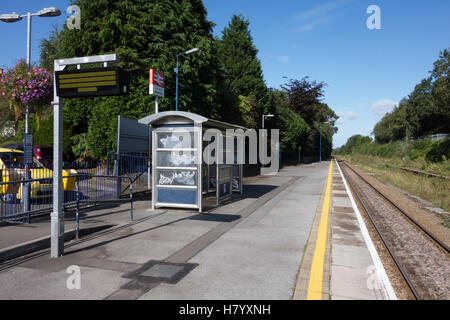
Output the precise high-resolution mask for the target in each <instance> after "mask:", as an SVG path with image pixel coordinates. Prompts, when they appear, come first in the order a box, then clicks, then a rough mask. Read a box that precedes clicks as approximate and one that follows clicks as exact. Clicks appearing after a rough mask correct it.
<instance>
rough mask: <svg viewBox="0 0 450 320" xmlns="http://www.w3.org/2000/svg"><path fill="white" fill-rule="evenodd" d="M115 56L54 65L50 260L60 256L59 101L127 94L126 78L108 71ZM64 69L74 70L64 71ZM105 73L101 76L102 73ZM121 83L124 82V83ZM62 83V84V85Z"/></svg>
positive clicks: (62, 220)
mask: <svg viewBox="0 0 450 320" xmlns="http://www.w3.org/2000/svg"><path fill="white" fill-rule="evenodd" d="M118 60H119V57H118V56H117V55H116V54H106V55H101V56H91V57H79V58H70V59H58V60H55V61H54V70H55V79H56V81H55V82H54V86H53V96H54V98H53V102H52V104H53V128H54V129H53V130H54V132H53V211H52V213H51V215H50V228H51V241H50V246H51V247H50V248H51V250H50V256H51V257H52V258H57V257H60V256H62V255H63V254H64V212H63V210H62V209H63V208H62V204H63V203H62V199H63V197H62V192H63V191H62V149H63V125H62V124H63V106H62V100H61V101H60V97H61V98H63V97H64V98H77V97H92V96H109V95H118V94H125V93H126V92H127V87H126V77H124V75H123V73H122V75H121V70H120V69H119V68H118V67H108V62H117V61H118ZM98 63H103V66H104V68H93V69H83V70H81V65H85V64H98ZM68 66H76V67H77V70H72V71H67V70H65V69H66V67H68ZM102 72H105V73H102ZM124 79H125V81H124ZM63 80H64V81H63Z"/></svg>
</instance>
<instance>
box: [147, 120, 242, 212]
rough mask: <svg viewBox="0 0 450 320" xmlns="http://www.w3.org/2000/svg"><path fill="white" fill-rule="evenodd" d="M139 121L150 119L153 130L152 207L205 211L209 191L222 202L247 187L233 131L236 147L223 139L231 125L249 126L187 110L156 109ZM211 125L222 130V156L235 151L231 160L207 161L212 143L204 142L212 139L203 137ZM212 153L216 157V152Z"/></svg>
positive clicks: (212, 127) (240, 192)
mask: <svg viewBox="0 0 450 320" xmlns="http://www.w3.org/2000/svg"><path fill="white" fill-rule="evenodd" d="M139 123H141V124H146V125H149V126H150V132H151V133H150V135H151V140H150V141H151V158H152V164H151V168H152V174H151V176H152V182H151V186H152V209H155V208H160V207H169V208H189V209H198V211H199V212H202V209H203V202H204V199H205V197H207V196H211V194H214V193H215V200H216V204H219V203H220V202H222V201H224V200H227V199H230V198H231V196H232V194H233V192H237V193H239V194H242V193H243V164H238V161H237V159H238V157H237V151H238V150H237V147H236V139H234V137H232V139H233V140H231V141H233V146H234V147H233V148H230V144H228V145H227V143H226V142H225V140H226V138H227V136H226V130H227V129H233V130H236V129H242V130H244V131H245V130H246V128H244V127H241V126H237V125H232V124H229V123H225V122H220V121H217V120H212V119H208V118H205V117H203V116H200V115H198V114H194V113H189V112H183V111H167V112H160V113H155V114H152V115H149V116H147V117H145V118H142V119H140V120H139ZM208 129H215V131H216V132H217V130H218V131H220V133H222V138H223V139H224V140H223V141H222V145H223V146H224V151H223V152H224V155H223V159H226V158H227V156H226V153H227V152H228V153H229V152H234V154H233V155H232V158H233V162H232V163H231V164H230V163H226V164H216V163H215V162H214V163H211V161H209V160H211V159H209V158H208V157H210V153H208V150H209V149H208V150H205V148H208V145H209V144H210V142H209V141H204V140H203V136H204V133H205V131H206V130H208ZM228 138H230V136H228ZM211 140H213V139H211ZM227 141H230V140H227ZM205 151H206V152H205ZM205 157H207V159H206V160H207V161H205V159H204V158H205ZM212 157H216V154H214V152H213V153H212ZM228 158H229V157H228Z"/></svg>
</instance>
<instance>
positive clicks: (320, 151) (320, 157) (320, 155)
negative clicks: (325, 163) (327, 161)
mask: <svg viewBox="0 0 450 320" xmlns="http://www.w3.org/2000/svg"><path fill="white" fill-rule="evenodd" d="M326 123H329V122H328V121H327V122H321V123H320V146H319V148H320V150H319V159H320V162H322V124H326Z"/></svg>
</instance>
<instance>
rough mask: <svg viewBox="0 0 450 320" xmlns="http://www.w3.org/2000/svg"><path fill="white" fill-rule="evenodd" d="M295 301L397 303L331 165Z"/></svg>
mask: <svg viewBox="0 0 450 320" xmlns="http://www.w3.org/2000/svg"><path fill="white" fill-rule="evenodd" d="M294 299H309V300H328V299H330V300H396V299H397V298H396V295H395V292H394V290H393V288H392V286H391V284H390V282H389V279H388V277H387V275H386V272H385V270H384V267H383V265H382V263H381V261H380V258H379V256H378V254H377V251H376V249H375V247H374V245H373V243H372V240H371V239H370V236H369V233H368V231H367V228H366V226H365V224H364V221H363V219H362V217H361V214H360V212H359V210H358V207H357V205H356V203H355V201H354V199H353V196H352V194H351V191H350V189H349V187H348V185H347V183H346V181H345V178H344V176H343V174H342V171H341V169H340V167H339V164H338V163H337V162H335V161H333V162H332V163H330V167H329V174H328V178H327V184H326V185H325V186H324V190H323V194H322V198H321V206H319V207H318V208H317V213H316V217H315V220H314V224H313V226H312V229H311V236H310V239H309V241H308V245H307V249H306V251H305V255H304V258H303V261H302V266H301V268H300V271H299V277H298V281H297V285H296V289H295V292H294Z"/></svg>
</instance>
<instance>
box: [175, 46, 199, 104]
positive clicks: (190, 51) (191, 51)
mask: <svg viewBox="0 0 450 320" xmlns="http://www.w3.org/2000/svg"><path fill="white" fill-rule="evenodd" d="M199 50H200V49H199V48H193V49H190V50H188V51H185V52H182V53H179V54H177V67H176V68H175V69H173V71H175V74H176V89H175V91H176V100H175V110H176V111H178V57H179V56H182V55H188V54H191V53H194V52H197V51H199Z"/></svg>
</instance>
